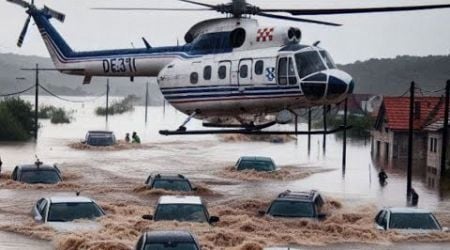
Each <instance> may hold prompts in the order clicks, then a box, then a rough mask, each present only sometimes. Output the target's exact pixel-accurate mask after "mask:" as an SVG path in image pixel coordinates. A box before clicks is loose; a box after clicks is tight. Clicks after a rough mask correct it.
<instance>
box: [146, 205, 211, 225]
mask: <svg viewBox="0 0 450 250" xmlns="http://www.w3.org/2000/svg"><path fill="white" fill-rule="evenodd" d="M155 220H177V221H194V222H207V221H208V218H207V215H206V213H205V210H204V207H203V205H193V204H161V205H158V207H157V209H156V213H155Z"/></svg>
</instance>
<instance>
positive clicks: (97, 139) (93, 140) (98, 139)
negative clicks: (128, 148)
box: [87, 136, 115, 146]
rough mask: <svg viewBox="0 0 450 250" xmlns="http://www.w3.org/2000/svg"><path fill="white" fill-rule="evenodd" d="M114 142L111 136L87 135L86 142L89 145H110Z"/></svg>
mask: <svg viewBox="0 0 450 250" xmlns="http://www.w3.org/2000/svg"><path fill="white" fill-rule="evenodd" d="M114 143H115V141H114V137H112V136H89V138H88V140H87V144H89V145H91V146H111V145H113V144H114Z"/></svg>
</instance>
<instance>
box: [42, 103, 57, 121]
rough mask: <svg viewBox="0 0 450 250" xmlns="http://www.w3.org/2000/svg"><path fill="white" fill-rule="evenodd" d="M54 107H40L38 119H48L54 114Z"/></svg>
mask: <svg viewBox="0 0 450 250" xmlns="http://www.w3.org/2000/svg"><path fill="white" fill-rule="evenodd" d="M55 110H56V107H55V106H52V105H50V106H42V107H40V108H39V112H38V117H39V119H50V118H51V115H52V113H53V112H55Z"/></svg>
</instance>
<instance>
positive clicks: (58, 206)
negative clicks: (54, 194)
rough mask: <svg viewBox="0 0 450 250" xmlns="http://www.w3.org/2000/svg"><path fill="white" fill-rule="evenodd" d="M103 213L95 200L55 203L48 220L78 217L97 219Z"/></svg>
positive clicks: (66, 219) (57, 220)
mask: <svg viewBox="0 0 450 250" xmlns="http://www.w3.org/2000/svg"><path fill="white" fill-rule="evenodd" d="M102 215H103V212H102V211H101V210H100V208H99V207H98V206H97V205H96V204H95V203H93V202H80V203H75V202H68V203H54V204H52V205H51V206H50V210H49V212H48V219H47V221H50V222H51V221H53V222H64V221H73V220H77V219H95V218H97V217H100V216H102Z"/></svg>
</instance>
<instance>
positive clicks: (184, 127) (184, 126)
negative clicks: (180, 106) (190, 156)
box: [177, 111, 198, 132]
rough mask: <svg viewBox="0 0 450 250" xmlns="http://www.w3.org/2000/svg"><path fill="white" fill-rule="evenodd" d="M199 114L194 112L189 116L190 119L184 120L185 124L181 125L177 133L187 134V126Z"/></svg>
mask: <svg viewBox="0 0 450 250" xmlns="http://www.w3.org/2000/svg"><path fill="white" fill-rule="evenodd" d="M197 113H198V112H197V111H194V112H192V114H190V115H189V116H188V118H186V120H184V122H183V124H181V125H180V126H179V127H178V129H177V131H179V132H186V130H187V129H186V125H187V124H188V123H189V122H190V121H191V119H192V118H193V117H194V116H195V115H196V114H197Z"/></svg>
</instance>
